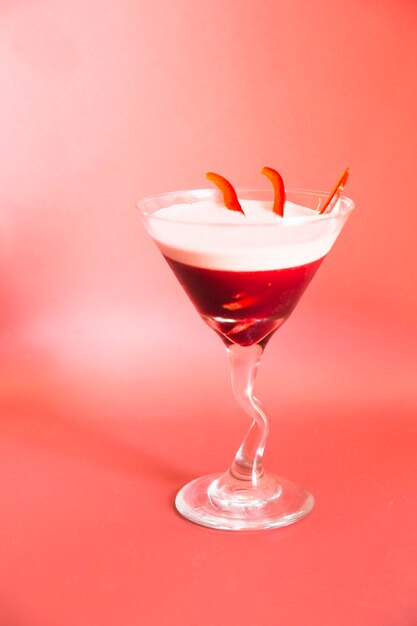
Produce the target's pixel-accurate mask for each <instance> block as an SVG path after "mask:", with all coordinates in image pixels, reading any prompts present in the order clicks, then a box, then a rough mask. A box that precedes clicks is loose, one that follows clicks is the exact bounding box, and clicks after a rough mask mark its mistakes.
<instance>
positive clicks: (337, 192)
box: [319, 168, 349, 215]
mask: <svg viewBox="0 0 417 626" xmlns="http://www.w3.org/2000/svg"><path fill="white" fill-rule="evenodd" d="M348 177H349V168H346V170H345V171H344V172H343V174H342V175H341V177H340V178H339V180H338V181H337V183H336V185H335V187H334V189H333V190H332V192H331V193H330V195H329V197H328V198H327V200H326V201H325V203H324V204H323V206H322V207H320V209H319V214H320V215H322V214H323V213H324V212H325V210H326V209H327V208H328V206H329V205H330V203H331V202H332V201H333V200H334V199H335V198H336V201H335V202H333V205H332V206H331V208H330V211H328V213H330V212H331V211H332V209H333V208H334V206H335V204H336V202H337V201H338V200H339V198H340V196H341V195H342V192H343V189H344V187H345V186H346V182H347V179H348Z"/></svg>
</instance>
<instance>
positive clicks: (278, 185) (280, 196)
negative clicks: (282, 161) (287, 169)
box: [261, 167, 285, 217]
mask: <svg viewBox="0 0 417 626" xmlns="http://www.w3.org/2000/svg"><path fill="white" fill-rule="evenodd" d="M261 173H262V174H264V175H265V176H267V177H268V178H269V180H270V181H271V183H272V185H273V187H274V192H275V198H274V206H273V207H272V211H273V212H274V213H278V215H281V217H284V204H285V187H284V181H283V180H282V176H281V174H279V173H278V172H277V171H276V170H273V169H272V167H263V168H262V171H261Z"/></svg>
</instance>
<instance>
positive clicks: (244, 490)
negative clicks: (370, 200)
mask: <svg viewBox="0 0 417 626" xmlns="http://www.w3.org/2000/svg"><path fill="white" fill-rule="evenodd" d="M237 193H238V196H239V199H241V200H242V202H243V201H245V200H249V201H250V200H252V201H256V202H261V203H268V202H269V203H270V204H271V206H272V200H273V192H270V191H266V190H265V191H264V190H247V189H238V190H237ZM327 196H328V194H327V193H321V192H313V191H301V190H291V189H290V190H287V192H286V198H287V201H288V200H289V201H291V202H293V203H295V204H297V205H301V206H303V207H306V208H309V209H312V210H313V211H314V212H313V211H311V212H310V215H309V217H308V218H304V219H303V218H299V217H292V218H291V217H289V218H285V217H284V218H283V219H280V220H278V221H275V222H274V223H269V222H268V223H253V222H250V221H249V220H246V221H243V222H242V223H239V224H230V221H229V220H228V219H226V218H228V217H229V216H228V215H227V214H228V213H229V211H228V210H227V209H226V208H224V215H225V218H224V221H223V220H222V219H220V220H217V221H214V222H213V221H211V220H210V221H209V220H204V219H203V220H201V219H200V218H198V217H197V215H198V204H199V202H201V201H205V202H207V201H209V202H212V203H213V205H216V206H218V205H219V203H221V200H220V194H219V192H218V191H217V190H211V189H200V190H185V191H178V192H171V193H166V194H162V195H159V196H155V197H151V198H145V199H143V200H141V201H140V202H139V203H138V208H139V209H140V212H141V215H142V218H143V220H144V224H145V227H146V229H147V230H148V232H149V234H150V235H151V237H152V238H153V240H154V241H155V243H156V244H157V246H158V247H159V249H160V251H161V253H162V254H163V256H164V257H165V259H166V261H167V262H168V264H169V265H170V267H171V269H172V270H173V272H174V274H175V275H176V276H177V278H178V280H179V282H180V283H181V285H182V286H183V288H184V290H185V291H186V293H187V294H188V296H189V298H190V299H191V301H192V302H193V304H194V306H195V308H196V309H197V311H198V313H199V314H200V316H201V317H202V319H203V320H204V321H205V322H206V323H207V324H208V325H209V326H210V327H211V328H212V329H213V330H214V331H215V332H216V333H217V334H218V335H219V336H220V337H221V339H222V340H223V342H224V344H225V346H226V350H227V353H228V355H229V359H230V367H231V378H232V388H233V393H234V396H235V399H236V401H237V403H238V405H239V406H240V407H241V409H242V410H243V412H244V413H245V414H246V415H247V416H248V417H249V418H250V419H251V421H252V424H251V426H250V428H249V431H248V433H247V435H246V437H245V439H244V441H243V443H242V444H241V446H240V448H239V449H238V451H237V453H236V455H235V458H234V460H233V462H232V464H231V466H230V468H229V469H228V470H227V471H226V472H223V473H220V474H219V473H217V474H210V475H208V476H203V477H201V478H197V479H196V480H193V481H192V482H190V483H188V484H187V485H185V486H184V487H183V488H182V489H181V490H180V491H179V493H178V495H177V497H176V501H175V504H176V507H177V509H178V511H179V512H180V513H181V514H182V515H183V516H184V517H185V518H187V519H189V520H191V521H193V522H195V523H197V524H201V525H203V526H208V527H211V528H216V529H222V530H259V529H267V528H276V527H279V526H286V525H288V524H292V523H294V522H296V521H298V520H300V519H302V518H303V517H305V516H306V515H307V514H308V513H309V512H310V511H311V510H312V508H313V506H314V497H313V495H312V494H311V493H309V492H308V491H307V490H306V489H304V488H303V487H301V486H299V485H297V484H294V483H293V482H290V481H289V480H287V479H285V478H281V477H277V476H273V475H270V474H268V473H266V472H265V471H264V468H263V463H262V458H263V453H264V449H265V444H266V440H267V436H268V429H269V421H268V418H267V416H266V414H265V411H264V409H263V407H262V404H261V403H260V401H259V400H258V399H257V398H256V397H255V396H254V394H253V388H254V382H255V377H256V372H257V369H258V366H259V363H260V361H261V357H262V354H263V351H264V349H265V346H266V344H267V343H268V341H269V340H270V338H271V336H272V335H273V333H274V332H275V331H276V330H277V329H278V328H279V327H280V326H282V324H283V323H284V322H285V321H286V320H287V319H288V317H289V316H290V314H291V313H292V311H293V310H294V308H295V306H296V305H297V303H298V301H299V300H300V298H301V296H302V294H303V292H304V290H305V289H306V287H307V285H308V284H309V282H310V281H311V279H312V278H313V276H314V274H315V273H316V271H317V269H318V268H319V266H320V264H321V263H322V261H323V259H324V258H325V257H326V255H327V253H328V252H329V251H330V249H331V248H332V246H333V244H334V242H335V241H336V239H337V237H338V235H339V234H340V232H341V230H342V228H343V226H344V224H345V223H346V220H347V218H348V216H349V214H350V212H351V210H352V209H353V206H354V204H353V202H352V201H351V200H350V199H349V198H347V197H345V196H341V197H340V199H339V200H338V203H337V206H336V207H335V208H333V210H332V211H331V213H324V214H323V215H319V213H318V210H317V209H318V207H319V206H320V205H322V203H323V202H324V201H325V200H326V198H327ZM179 204H181V205H189V204H193V205H195V207H196V208H195V211H196V214H195V215H196V218H195V219H194V218H193V219H191V220H190V219H189V217H188V218H187V219H179V218H178V215H176V216H175V218H172V217H171V216H170V213H169V211H168V212H167V211H161V209H167V208H169V207H172V206H173V205H179ZM188 215H189V213H188Z"/></svg>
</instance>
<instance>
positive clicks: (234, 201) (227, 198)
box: [206, 172, 245, 215]
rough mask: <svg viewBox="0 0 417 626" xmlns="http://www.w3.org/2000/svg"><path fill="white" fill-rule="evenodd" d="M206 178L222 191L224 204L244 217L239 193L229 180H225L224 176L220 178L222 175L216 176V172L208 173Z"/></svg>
mask: <svg viewBox="0 0 417 626" xmlns="http://www.w3.org/2000/svg"><path fill="white" fill-rule="evenodd" d="M206 177H207V178H208V179H209V180H211V182H212V183H214V184H215V185H217V187H218V188H219V189H220V191H221V192H222V194H223V202H224V204H225V206H226V207H227V208H228V209H230V210H231V211H239V212H240V213H243V215H244V214H245V213H244V211H243V209H242V207H241V206H240V202H239V200H238V197H237V193H236V191H235V190H234V187H233V185H232V184H231V183H229V181H228V180H226V179H225V178H223V176H220V174H215V173H214V172H207V174H206Z"/></svg>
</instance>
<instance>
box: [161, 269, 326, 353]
mask: <svg viewBox="0 0 417 626" xmlns="http://www.w3.org/2000/svg"><path fill="white" fill-rule="evenodd" d="M165 258H166V260H167V262H168V263H169V265H170V266H171V268H172V270H173V271H174V273H175V275H176V276H177V278H178V280H179V282H180V283H181V285H182V286H183V287H184V289H185V291H186V292H187V294H188V296H189V297H190V298H191V300H192V301H193V303H194V305H195V307H196V308H197V310H198V312H199V313H200V315H201V316H202V318H203V319H204V320H205V321H206V322H207V323H208V325H209V326H210V327H211V328H213V329H214V330H215V331H216V332H218V333H219V335H220V336H221V337H222V339H223V341H224V342H225V343H226V344H230V343H237V344H239V345H241V346H250V345H252V344H254V343H260V344H262V345H265V344H266V343H267V341H268V339H269V338H270V337H271V335H272V333H273V332H274V331H275V330H276V329H277V328H279V326H281V325H282V324H283V323H284V322H285V320H286V319H287V318H288V317H289V316H290V314H291V313H292V311H293V310H294V308H295V306H296V304H297V302H298V301H299V299H300V298H301V296H302V294H303V293H304V290H305V289H306V287H307V285H308V284H309V282H310V281H311V279H312V278H313V276H314V274H315V273H316V271H317V269H318V268H319V266H320V264H321V262H322V261H323V259H318V260H317V261H313V263H308V264H307V265H300V266H298V267H290V268H286V269H280V270H267V271H260V272H238V271H237V272H236V271H224V270H208V269H203V268H200V267H193V266H191V265H185V264H183V263H179V262H178V261H173V260H172V259H169V258H168V257H165Z"/></svg>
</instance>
